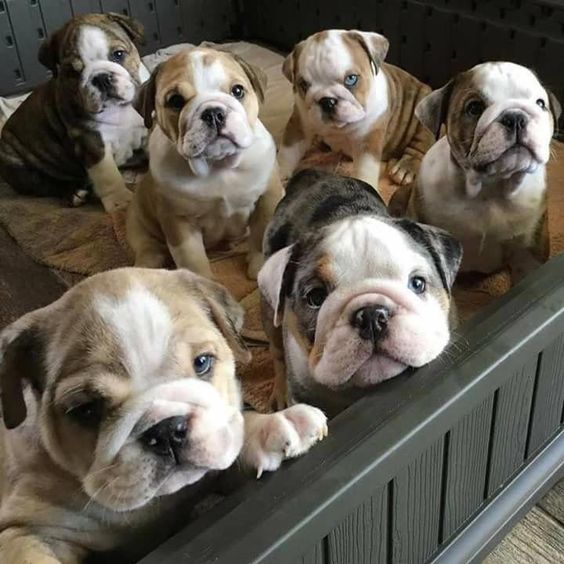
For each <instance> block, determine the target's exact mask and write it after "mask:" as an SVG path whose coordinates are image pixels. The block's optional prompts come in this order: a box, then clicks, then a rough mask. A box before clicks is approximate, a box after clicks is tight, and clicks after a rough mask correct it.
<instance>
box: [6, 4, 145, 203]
mask: <svg viewBox="0 0 564 564" xmlns="http://www.w3.org/2000/svg"><path fill="white" fill-rule="evenodd" d="M142 38H143V27H142V26H141V24H139V23H138V22H137V21H135V20H133V19H131V18H129V17H127V16H123V15H121V14H112V13H109V14H87V15H82V16H77V17H75V18H73V19H72V20H70V21H69V22H67V23H66V24H65V25H64V26H63V27H62V28H61V29H59V30H58V31H57V32H55V33H54V34H53V35H52V36H51V37H49V38H48V39H47V40H46V41H45V42H44V43H43V44H42V45H41V48H40V50H39V61H40V62H41V63H42V64H43V65H45V66H46V67H47V68H48V69H50V70H51V72H52V73H53V77H52V78H51V79H50V80H48V81H47V82H45V83H44V84H42V85H41V86H39V87H38V88H36V89H35V90H34V91H33V92H32V93H31V94H30V95H29V96H28V97H27V98H26V100H25V101H24V102H23V103H22V104H21V105H20V106H19V107H18V108H17V109H16V111H15V112H14V113H13V114H12V115H11V116H10V118H9V119H8V121H7V122H6V124H5V125H4V127H3V129H2V134H1V137H0V175H1V176H2V177H3V178H4V180H5V181H6V182H8V183H9V184H10V185H11V186H12V187H13V188H14V190H16V191H17V192H20V193H22V194H28V195H33V196H54V197H61V198H65V199H68V200H69V201H70V202H71V203H72V204H73V205H80V204H81V203H83V202H84V201H85V200H86V199H87V198H88V196H89V194H90V192H91V191H92V190H93V191H94V193H95V195H96V196H98V197H99V198H100V199H101V200H102V204H103V205H104V208H105V209H106V211H108V212H112V211H116V210H118V209H120V208H122V207H124V206H126V205H127V203H128V202H129V200H130V199H131V193H130V192H129V190H128V189H127V188H126V186H125V183H124V181H123V179H122V176H121V174H120V172H119V170H118V166H120V165H123V164H125V163H126V162H127V161H128V160H129V159H130V158H131V157H132V156H133V154H134V152H135V151H137V150H139V149H142V148H143V146H144V142H145V140H146V136H147V131H146V129H145V127H144V125H143V120H142V119H141V118H140V117H139V115H138V114H137V112H136V111H135V109H134V108H133V106H132V101H133V98H134V96H135V93H136V90H137V88H138V87H139V86H140V84H141V82H142V81H143V80H144V79H146V78H148V71H147V70H146V69H145V67H144V66H143V65H142V63H141V60H140V58H139V53H138V51H137V48H136V46H135V44H136V43H139V42H140V41H141V40H142Z"/></svg>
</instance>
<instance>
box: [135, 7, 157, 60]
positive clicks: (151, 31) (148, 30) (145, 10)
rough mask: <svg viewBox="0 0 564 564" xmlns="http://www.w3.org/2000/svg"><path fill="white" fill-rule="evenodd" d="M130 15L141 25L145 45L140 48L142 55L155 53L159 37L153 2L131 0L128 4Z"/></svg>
mask: <svg viewBox="0 0 564 564" xmlns="http://www.w3.org/2000/svg"><path fill="white" fill-rule="evenodd" d="M129 10H130V15H131V17H132V18H135V19H137V20H139V21H140V22H141V23H142V24H143V28H144V33H145V44H144V45H142V46H141V47H140V52H141V53H142V54H147V53H153V52H155V51H156V50H157V49H158V48H159V45H160V41H161V35H160V31H159V20H158V18H157V11H156V5H155V2H154V1H152V2H138V1H134V0H131V2H130V3H129Z"/></svg>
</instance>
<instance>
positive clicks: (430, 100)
mask: <svg viewBox="0 0 564 564" xmlns="http://www.w3.org/2000/svg"><path fill="white" fill-rule="evenodd" d="M453 86H454V82H453V81H452V80H451V81H450V82H448V83H447V84H446V85H445V86H443V87H442V88H439V89H438V90H433V92H431V93H430V94H428V95H427V96H425V98H423V100H421V102H419V104H417V106H416V107H415V116H416V117H417V119H418V120H419V121H420V122H421V123H422V124H423V125H424V126H425V127H426V128H427V129H428V130H429V131H430V132H431V133H432V134H433V135H434V136H435V139H438V138H439V136H440V134H441V126H442V124H443V123H446V119H447V115H448V106H449V103H450V97H451V94H452V89H453Z"/></svg>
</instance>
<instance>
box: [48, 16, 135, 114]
mask: <svg viewBox="0 0 564 564" xmlns="http://www.w3.org/2000/svg"><path fill="white" fill-rule="evenodd" d="M142 39H143V26H142V25H141V24H140V23H138V22H137V21H135V20H133V19H131V18H129V17H127V16H123V15H121V14H113V13H109V14H87V15H84V16H78V17H76V18H73V19H72V20H70V21H69V22H68V23H66V24H65V25H64V26H63V27H62V28H61V29H60V30H59V31H57V32H55V33H54V34H53V35H52V36H51V37H50V38H49V39H48V40H47V41H45V42H44V43H43V44H42V45H41V48H40V50H39V61H40V62H41V63H42V64H43V65H45V66H46V67H47V68H49V69H50V70H51V71H52V72H53V74H54V76H55V77H56V79H57V80H58V81H59V86H60V88H62V89H64V91H65V92H68V95H69V99H73V100H74V99H77V98H78V100H79V104H80V105H81V107H82V108H83V109H84V111H85V112H87V113H89V114H97V113H101V112H102V111H104V110H105V109H107V108H109V107H112V106H120V105H127V104H130V103H131V102H132V101H133V98H134V96H135V93H136V90H137V88H138V86H139V85H140V84H141V76H140V67H141V59H140V57H139V52H138V51H137V48H136V46H135V44H136V43H137V44H138V43H140V42H141V41H142Z"/></svg>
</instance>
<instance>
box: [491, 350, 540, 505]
mask: <svg viewBox="0 0 564 564" xmlns="http://www.w3.org/2000/svg"><path fill="white" fill-rule="evenodd" d="M537 362H538V358H537V357H536V356H534V357H532V358H530V359H529V360H528V361H527V363H526V364H525V365H524V366H523V367H522V369H521V370H519V371H518V372H517V373H515V374H514V375H513V377H512V378H510V379H509V380H508V381H507V382H506V383H505V384H504V385H503V386H501V388H500V389H499V392H498V395H497V404H496V410H495V420H494V422H493V430H494V431H493V436H492V445H491V462H490V468H489V479H488V486H487V495H488V496H491V495H493V494H494V493H495V492H496V491H497V490H498V488H500V487H501V486H503V484H504V482H505V481H506V480H508V479H509V478H511V476H512V475H513V474H514V473H515V472H516V471H517V470H518V469H519V467H520V466H521V464H523V460H524V459H525V449H526V446H527V430H528V427H529V419H530V414H531V402H532V398H533V389H534V385H535V376H536V372H537Z"/></svg>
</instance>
